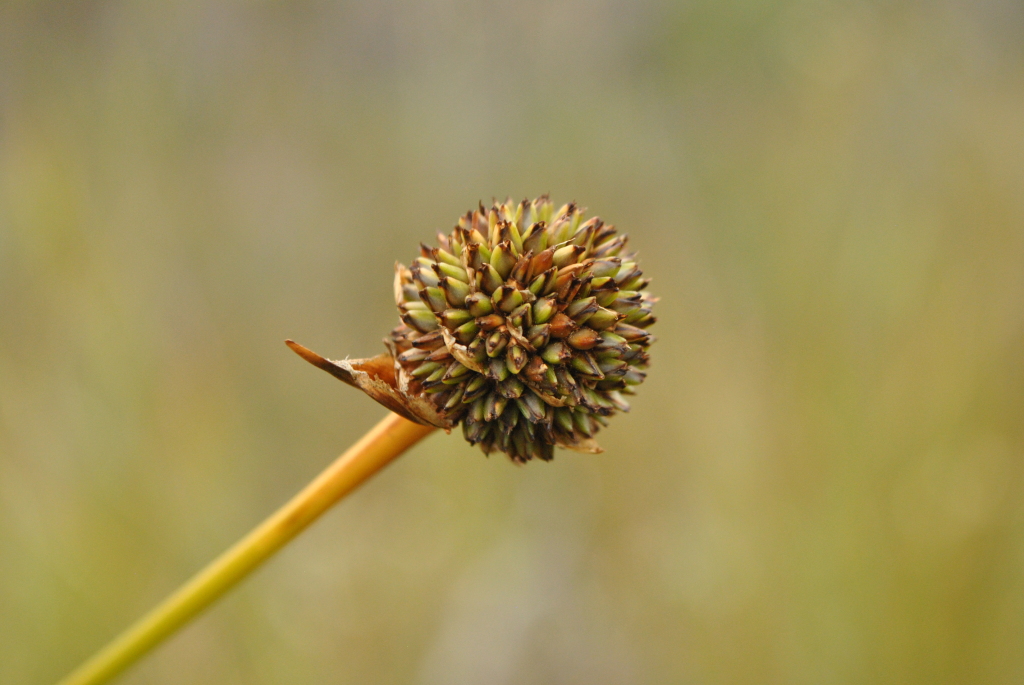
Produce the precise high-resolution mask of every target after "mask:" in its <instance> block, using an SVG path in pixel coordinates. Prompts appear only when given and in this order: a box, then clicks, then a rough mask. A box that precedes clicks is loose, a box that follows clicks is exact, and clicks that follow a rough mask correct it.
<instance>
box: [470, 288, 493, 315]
mask: <svg viewBox="0 0 1024 685" xmlns="http://www.w3.org/2000/svg"><path fill="white" fill-rule="evenodd" d="M466 307H467V308H468V309H469V313H470V314H472V315H473V316H487V315H488V314H490V313H491V312H493V311H494V306H493V305H492V304H491V298H489V297H487V295H486V294H485V293H473V294H471V295H469V296H468V297H467V298H466Z"/></svg>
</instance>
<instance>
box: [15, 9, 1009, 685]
mask: <svg viewBox="0 0 1024 685" xmlns="http://www.w3.org/2000/svg"><path fill="white" fill-rule="evenodd" d="M543 192H550V193H551V194H552V196H553V197H554V198H555V199H556V200H558V201H568V200H570V199H576V200H578V201H579V202H580V203H582V204H583V205H585V206H588V207H590V208H591V210H592V213H597V214H600V215H601V216H602V217H603V218H605V219H606V220H608V221H610V222H612V223H615V224H616V225H617V226H619V227H620V229H621V230H623V231H625V232H627V233H629V234H630V235H631V237H632V245H633V246H634V247H635V248H636V249H638V250H639V251H640V253H641V256H642V258H643V260H644V261H643V264H644V267H645V270H646V272H647V273H648V274H650V275H651V276H653V277H654V279H655V280H654V284H653V286H652V289H653V290H655V291H656V293H657V294H658V295H660V296H661V298H662V301H661V303H660V304H659V306H658V310H657V313H658V315H659V318H660V322H659V323H658V325H657V326H656V328H655V332H656V333H657V334H658V336H659V342H658V343H657V344H656V345H655V347H654V348H653V358H654V367H653V369H652V373H651V375H650V378H649V380H648V382H647V383H646V384H645V385H644V386H643V387H642V388H641V392H640V394H639V396H638V397H637V399H636V402H635V404H634V411H633V412H632V413H630V414H628V415H623V416H620V417H618V418H617V419H616V420H615V421H614V422H613V423H612V425H611V426H610V427H609V428H608V429H606V430H605V431H604V432H603V433H602V443H603V444H604V446H605V448H606V450H607V451H606V453H605V454H603V455H600V456H584V455H575V454H571V453H560V454H559V455H558V456H557V457H556V460H555V461H554V462H553V463H551V464H539V463H538V464H529V465H528V466H526V467H525V468H515V467H513V466H512V465H510V464H509V463H507V462H506V461H505V460H503V459H501V458H494V457H492V458H491V459H489V460H488V459H484V458H483V456H482V455H481V454H480V453H479V452H477V451H475V450H473V449H471V448H470V447H469V446H467V445H466V444H464V443H463V442H462V440H461V439H460V438H458V437H457V436H444V435H435V436H433V437H431V438H430V439H429V440H428V441H426V442H425V443H424V444H423V445H421V446H419V447H417V448H416V449H415V450H414V451H413V452H411V453H410V454H409V455H407V456H406V457H405V458H403V459H402V460H400V461H399V462H397V463H396V464H394V465H393V466H392V467H390V468H389V469H388V470H387V471H386V472H384V473H383V474H381V475H380V476H379V477H378V478H377V479H376V480H375V481H374V482H373V483H372V484H371V485H369V486H368V487H366V488H365V489H363V490H361V491H359V492H358V493H356V494H355V495H354V496H353V497H352V498H351V499H350V500H348V501H347V502H345V503H344V504H343V505H342V506H341V507H340V508H338V509H337V510H335V511H333V512H332V513H330V514H329V515H328V516H327V517H326V518H325V519H324V520H323V521H321V522H320V523H318V524H317V525H316V526H315V527H314V528H313V529H312V530H310V531H309V532H308V533H307V534H306V535H304V536H303V537H302V538H300V539H299V540H298V541H297V542H296V543H295V544H293V545H292V546H291V547H289V548H288V549H287V550H286V551H285V552H283V553H282V554H281V555H279V557H278V558H276V559H275V560H274V561H272V562H271V563H270V564H269V565H268V566H267V567H266V568H265V569H263V570H262V571H261V572H260V573H259V574H258V575H256V576H255V577H253V578H252V579H250V580H249V581H248V582H247V583H246V584H245V585H244V586H243V587H242V588H240V589H239V590H238V591H236V592H235V593H234V594H232V595H231V596H230V597H229V598H227V599H226V600H225V601H223V602H222V603H220V604H219V605H218V606H216V607H215V608H214V609H213V610H211V611H210V612H209V613H207V614H205V615H204V616H203V617H202V618H201V619H200V620H198V621H197V622H196V623H194V624H193V625H192V626H191V627H189V628H188V629H187V630H186V631H184V632H182V633H181V634H180V635H178V636H177V637H175V638H174V639H173V640H172V641H171V642H170V643H168V644H167V645H166V646H165V647H164V648H162V649H161V650H160V651H159V652H158V653H156V654H154V655H153V656H152V657H151V658H149V659H147V660H146V661H145V662H144V663H142V664H141V665H140V666H139V667H137V668H136V669H134V670H133V671H131V672H130V674H128V675H127V676H126V677H125V678H124V679H123V681H122V682H124V683H125V684H126V685H127V684H139V685H141V684H143V683H154V684H156V683H196V684H202V683H218V684H222V685H223V684H232V683H239V684H241V683H246V684H260V683H268V684H269V683H360V684H366V683H416V684H424V685H432V684H435V683H436V684H442V683H443V684H446V685H448V684H462V683H467V684H470V683H488V684H489V685H498V684H501V683H538V684H539V683H588V684H589V683H694V684H703V683H706V684H708V685H712V684H717V683H752V684H753V683H758V684H762V683H780V684H787V685H799V684H804V683H805V684H807V685H823V684H830V683H835V684H846V683H850V684H852V683H928V684H929V685H936V684H940V683H958V684H959V683H1019V682H1021V680H1022V679H1024V505H1022V497H1021V494H1022V489H1024V482H1022V476H1024V473H1022V471H1024V465H1022V457H1024V422H1022V417H1024V413H1022V410H1024V354H1022V351H1024V269H1022V265H1024V10H1022V7H1021V5H1020V4H1019V3H1016V2H1010V1H1007V0H972V1H970V2H967V1H966V0H959V1H958V0H939V1H938V2H931V3H923V2H912V1H901V2H838V1H834V2H811V1H798V2H777V3H764V2H754V1H742V0H724V1H722V0H719V1H714V2H712V1H710V0H705V1H694V2H686V3H660V2H653V1H639V2H629V3H626V2H611V1H610V0H593V1H583V0H560V1H556V2H553V3H546V2H533V1H527V2H518V3H486V2H472V1H469V0H436V1H435V2H414V1H412V0H383V1H381V2H371V3H359V2H348V3H327V2H200V1H193V2H181V3H173V4H169V3H128V2H81V1H75V2H63V3H45V2H8V3H4V4H3V6H2V8H0V682H3V683H12V684H16V683H47V682H50V681H53V680H55V679H56V678H57V677H59V676H60V675H62V674H63V673H64V672H66V671H67V670H69V669H70V668H71V667H72V666H74V665H75V664H76V663H77V662H78V661H80V660H81V659H83V658H84V657H85V656H87V655H88V654H89V653H91V652H92V651H93V650H94V649H96V648H97V647H99V646H100V645H101V644H102V643H104V642H106V640H107V639H109V638H110V637H111V636H112V635H113V634H114V633H115V632H117V631H118V630H120V629H121V628H122V627H124V626H125V625H126V624H127V623H128V622H130V621H131V620H133V619H134V618H136V617H137V616H139V615H140V614H141V613H142V612H143V611H145V610H146V609H148V608H149V607H151V606H152V605H153V604H154V603H155V602H156V601H157V600H158V599H160V598H161V597H162V596H164V595H165V594H166V593H167V592H168V591H170V590H171V589H172V588H173V587H175V586H176V585H177V584H178V583H179V582H181V581H182V580H183V579H184V578H186V577H187V576H188V575H190V574H191V573H192V572H193V571H195V570H196V569H197V568H199V567H200V566H201V565H202V564H204V563H205V562H206V561H208V560H209V559H211V558H212V557H213V556H214V555H215V554H216V553H217V552H219V551H220V550H221V549H223V548H224V547H226V546H227V545H228V544H229V543H231V542H232V541H234V540H235V539H237V538H238V537H239V536H240V535H241V534H242V533H243V532H245V531H246V530H248V529H249V528H250V527H251V526H252V525H254V524H255V523H256V522H258V521H259V520H260V519H261V518H262V517H263V516H265V515H266V514H267V513H269V512H270V511H271V510H272V509H274V508H275V507H276V506H277V505H278V504H280V503H281V502H282V501H283V500H284V499H286V498H287V497H288V496H290V495H291V494H292V493H293V492H295V491H296V490H297V489H298V488H299V487H300V486H301V485H302V484H304V483H305V482H306V481H307V480H308V479H309V478H310V477H312V475H314V474H315V473H316V472H317V471H318V470H319V469H321V468H322V467H323V466H324V465H325V464H326V463H328V462H329V461H330V460H331V459H332V458H333V457H334V456H335V455H336V454H337V453H338V452H340V451H341V450H342V449H343V448H344V447H346V446H347V445H349V444H350V443H351V442H352V441H353V440H355V439H356V438H357V437H358V436H359V435H360V434H361V433H362V432H363V431H365V430H366V429H367V428H368V427H369V426H371V425H372V424H373V423H374V422H375V421H376V420H377V419H378V418H379V417H380V416H381V415H382V412H381V409H380V408H379V407H377V406H375V405H374V404H372V403H371V402H370V401H368V400H367V399H365V398H364V397H362V396H361V395H359V394H357V393H356V392H355V391H353V390H351V389H350V388H347V387H346V386H344V385H342V384H341V383H338V382H337V381H335V380H334V379H332V378H330V377H329V376H327V375H326V374H323V373H321V372H318V371H316V370H315V369H313V368H312V367H310V366H308V365H306V364H304V363H303V362H302V361H301V360H299V359H298V358H297V357H295V356H294V355H293V354H291V353H290V352H289V351H288V350H287V349H286V348H285V347H284V345H283V344H282V341H283V340H284V339H285V338H288V337H290V338H294V339H296V340H298V341H300V342H302V343H303V344H306V345H307V346H310V347H312V348H313V349H315V350H317V351H319V352H322V353H324V354H326V355H328V356H332V357H340V356H344V355H352V356H369V355H372V354H375V353H377V352H378V351H380V350H381V349H382V347H381V344H380V339H381V338H382V337H383V336H384V335H385V333H386V332H387V331H388V330H389V329H390V327H391V326H393V325H394V324H395V322H396V315H395V312H394V310H393V305H392V301H391V294H390V292H391V270H392V264H393V262H394V261H395V260H396V259H399V260H409V259H411V258H412V256H413V255H414V254H415V251H416V245H417V243H418V241H420V240H425V239H428V238H429V237H430V236H432V235H433V234H434V233H435V232H436V231H437V230H445V229H449V228H450V227H451V225H452V224H453V223H454V221H455V219H456V217H457V216H458V215H459V214H460V213H463V212H465V211H466V210H467V209H469V208H470V207H472V206H475V204H476V202H477V201H478V200H481V199H483V200H484V201H487V200H489V199H490V198H491V197H492V196H495V195H497V196H499V197H504V196H506V195H512V196H513V197H515V198H521V197H524V196H531V197H532V196H534V195H537V194H540V193H543Z"/></svg>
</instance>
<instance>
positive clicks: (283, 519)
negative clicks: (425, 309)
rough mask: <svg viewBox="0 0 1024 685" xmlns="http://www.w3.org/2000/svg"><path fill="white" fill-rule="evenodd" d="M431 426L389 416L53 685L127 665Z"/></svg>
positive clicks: (100, 679)
mask: <svg viewBox="0 0 1024 685" xmlns="http://www.w3.org/2000/svg"><path fill="white" fill-rule="evenodd" d="M433 430H434V428H433V427H432V426H422V425H420V424H417V423H413V422H411V421H408V420H407V419H404V418H402V417H401V416H398V415H397V414H389V415H388V416H387V417H386V418H385V419H383V420H382V421H381V422H380V423H378V424H377V425H376V426H375V427H374V428H373V429H372V430H370V432H369V433H367V434H366V435H364V436H363V437H362V439H360V440H359V442H357V443H356V444H355V445H353V446H352V447H350V448H349V449H348V451H347V452H345V453H344V454H342V455H341V456H340V457H338V458H337V459H336V460H335V461H334V463H333V464H331V465H330V466H328V467H327V469H326V470H324V472H323V473H321V474H320V475H319V476H317V477H316V478H315V479H314V480H313V481H312V482H311V483H310V484H309V485H307V486H306V487H305V488H303V490H302V491H301V492H299V494H297V495H296V496H295V497H293V498H292V499H291V500H290V501H289V502H288V503H287V504H285V505H284V506H283V507H281V508H280V509H278V510H277V511H276V512H274V514H272V515H271V516H270V517H269V518H268V519H267V520H265V521H264V522H263V523H261V524H260V525H259V526H258V527H256V528H255V529H254V530H253V531H252V532H250V533H249V534H248V535H246V536H245V537H244V538H242V539H241V540H239V541H238V542H237V543H235V545H234V546H233V547H231V548H230V549H228V550H227V551H226V552H224V553H223V554H221V556H220V557H218V558H217V559H215V560H214V561H213V562H212V563H211V564H210V565H209V566H207V567H206V568H204V569H203V570H202V571H200V572H199V573H197V574H196V575H195V576H193V577H192V579H191V580H189V581H188V582H187V583H185V584H184V585H183V586H181V587H180V588H179V589H178V590H177V591H176V592H175V593H174V594H172V595H171V596H170V597H168V598H167V599H165V600H164V601H163V602H162V603H161V604H159V605H158V606H157V607H155V608H154V609H153V610H152V611H150V612H149V613H148V614H146V615H145V616H143V617H142V618H141V619H139V620H138V621H137V622H136V623H135V624H134V625H132V626H131V627H129V628H128V629H127V630H126V631H125V632H123V633H122V634H121V635H119V636H118V637H117V638H115V639H114V641H113V642H111V643H110V644H108V645H107V646H106V647H104V648H103V649H102V650H100V651H99V652H98V653H96V654H95V655H94V656H93V657H92V658H91V659H89V660H88V661H86V662H85V663H84V664H82V665H81V666H79V667H78V668H77V669H76V670H75V671H74V672H72V673H71V674H70V675H68V676H67V677H66V678H64V680H62V681H60V683H59V684H58V685H97V684H98V683H104V682H107V681H108V680H110V679H111V678H113V677H114V676H115V675H117V674H118V673H120V672H121V671H122V670H124V669H125V668H127V667H128V666H130V665H131V664H132V663H134V662H135V661H136V660H138V659H139V658H140V657H141V656H142V655H144V654H145V653H146V652H148V651H149V650H150V649H152V648H153V647H155V646H156V645H158V644H159V643H160V642H161V641H162V640H164V639H165V638H166V637H168V636H169V635H171V634H172V633H174V632H175V631H176V630H177V629H178V628H180V627H181V626H183V625H184V624H185V623H186V622H188V621H189V620H190V619H191V618H193V617H194V616H195V615H196V614H198V613H199V612H201V611H202V610H203V609H205V608H206V607H207V606H209V605H210V604H211V603H213V602H214V601H215V600H216V599H217V598H219V597H220V596H221V595H223V594H224V593H225V592H227V591H228V590H230V589H231V588H232V587H233V586H234V585H235V584H236V583H238V582H239V581H240V580H242V579H243V578H245V577H246V576H247V575H248V574H249V573H251V572H252V571H253V570H254V569H255V568H256V567H257V566H259V565H260V564H261V563H262V562H264V561H265V560H266V559H267V558H268V557H270V556H271V555H272V554H274V552H276V551H277V550H279V549H280V548H281V547H283V546H284V545H285V544H286V543H287V542H288V541H289V540H291V539H292V538H294V537H295V536H296V535H298V534H299V533H300V532H302V530H303V529H304V528H306V526H308V525H309V524H311V523H312V522H313V521H315V520H316V519H317V517H319V516H320V515H321V514H323V513H324V512H325V511H327V510H328V509H329V508H330V507H331V506H332V505H333V504H335V503H336V502H338V500H340V499H341V498H342V497H344V496H345V495H347V494H348V493H349V492H351V491H352V490H354V489H355V488H356V487H357V486H358V485H359V484H360V483H362V482H363V481H365V480H366V479H367V478H369V477H370V476H372V475H373V474H374V473H376V472H377V471H379V470H380V469H381V468H383V467H384V466H385V465H387V464H388V462H390V461H391V460H392V459H394V458H395V457H397V456H399V455H400V454H402V452H404V451H405V450H406V449H408V448H409V447H411V446H412V445H414V444H415V443H416V442H418V441H419V440H421V439H422V438H424V437H426V436H427V435H429V434H430V433H431V432H432V431H433Z"/></svg>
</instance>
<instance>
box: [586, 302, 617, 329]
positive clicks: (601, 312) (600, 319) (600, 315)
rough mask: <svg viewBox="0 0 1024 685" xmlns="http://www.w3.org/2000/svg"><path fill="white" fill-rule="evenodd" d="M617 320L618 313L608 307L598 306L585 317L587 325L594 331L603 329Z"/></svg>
mask: <svg viewBox="0 0 1024 685" xmlns="http://www.w3.org/2000/svg"><path fill="white" fill-rule="evenodd" d="M618 320H619V315H618V314H616V313H615V312H613V311H612V310H610V309H605V308H604V307H598V309H597V311H596V312H594V313H593V314H591V315H590V317H589V318H588V319H587V325H588V326H590V327H591V328H593V329H594V330H596V331H603V330H604V329H606V328H608V327H609V326H612V325H613V324H614V323H615V322H616V321H618Z"/></svg>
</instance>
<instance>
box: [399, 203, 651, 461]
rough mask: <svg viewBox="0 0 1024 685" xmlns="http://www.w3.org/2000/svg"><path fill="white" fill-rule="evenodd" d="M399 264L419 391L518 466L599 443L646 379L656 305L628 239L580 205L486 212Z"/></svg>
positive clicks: (402, 355)
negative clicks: (609, 421) (608, 422)
mask: <svg viewBox="0 0 1024 685" xmlns="http://www.w3.org/2000/svg"><path fill="white" fill-rule="evenodd" d="M437 242H438V246H437V247H433V248H431V247H427V246H426V245H421V246H420V256H419V257H418V258H417V259H416V260H415V261H414V262H413V263H412V265H411V266H410V267H408V268H406V267H405V266H403V265H401V264H399V265H397V267H396V277H395V300H396V302H397V304H398V308H399V312H400V315H401V318H402V321H403V322H404V323H403V324H402V325H401V326H399V327H398V328H396V329H395V330H394V331H392V333H391V338H390V343H391V345H392V347H393V352H394V354H395V358H396V362H397V364H398V366H399V369H400V372H401V373H402V375H403V376H406V377H407V382H408V384H409V387H408V391H409V392H411V393H413V394H422V396H424V397H427V398H429V400H430V402H431V403H432V404H433V405H434V406H435V407H436V408H437V410H438V412H439V413H440V414H441V415H443V416H445V417H446V418H447V419H448V420H450V421H451V423H452V424H453V425H454V424H455V423H458V422H459V421H460V420H461V422H462V425H463V430H464V432H465V436H466V439H467V440H469V442H471V443H473V444H478V445H480V446H481V447H482V448H483V450H484V452H485V453H488V454H489V453H490V452H491V451H492V450H494V449H497V450H500V451H502V452H505V453H506V454H508V455H509V456H510V457H511V458H512V460H513V461H516V462H525V461H528V460H529V459H531V458H533V457H537V458H539V459H544V460H549V459H551V458H552V456H553V452H554V446H555V445H560V446H563V447H568V448H571V449H578V450H583V451H599V448H597V445H596V443H595V442H594V441H593V440H592V436H593V435H594V434H595V433H596V432H597V431H598V429H599V428H600V426H601V425H604V424H605V418H606V417H607V416H609V415H611V414H613V413H614V412H615V411H616V410H621V411H628V409H629V404H628V403H627V402H626V400H625V398H624V397H623V395H625V394H632V392H633V388H634V387H635V386H637V385H639V384H640V383H641V382H643V380H644V377H645V374H644V372H643V371H642V369H644V368H646V366H647V364H648V361H649V359H648V355H647V347H648V346H649V345H650V344H651V342H652V341H653V338H652V337H651V335H650V334H649V333H648V332H647V331H646V329H647V327H649V326H650V325H651V324H653V323H654V321H655V319H654V316H653V315H652V314H651V307H652V305H653V304H654V302H655V298H653V297H651V296H650V294H649V293H647V292H646V291H645V290H644V289H645V288H646V287H647V284H648V282H649V281H648V279H645V278H644V277H643V275H642V273H641V271H640V269H639V267H638V266H637V264H636V261H635V260H634V256H633V255H632V254H631V253H629V252H627V251H626V250H625V246H626V236H624V235H618V234H617V233H616V231H615V227H614V226H611V225H608V224H605V223H604V222H602V221H601V219H599V218H597V217H594V218H591V219H589V220H587V221H584V220H583V210H581V209H580V208H579V207H577V206H576V204H575V203H570V204H567V205H564V206H563V207H562V208H561V209H558V210H557V211H555V207H554V205H553V204H552V203H551V202H550V201H549V200H548V198H547V197H546V196H544V197H540V198H538V199H536V200H534V201H533V202H530V201H529V200H523V201H522V202H520V203H514V202H512V201H506V202H504V203H501V204H498V203H495V204H494V206H493V207H491V209H489V210H488V209H485V208H484V207H483V205H482V204H481V205H480V208H479V209H478V210H477V211H471V212H467V213H466V215H465V216H463V217H460V219H459V222H458V225H457V226H455V228H454V230H453V231H452V233H451V234H450V235H447V236H446V235H443V234H438V236H437Z"/></svg>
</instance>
